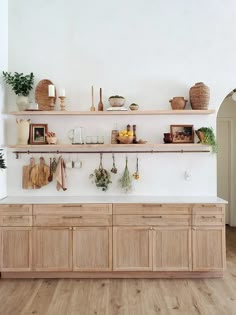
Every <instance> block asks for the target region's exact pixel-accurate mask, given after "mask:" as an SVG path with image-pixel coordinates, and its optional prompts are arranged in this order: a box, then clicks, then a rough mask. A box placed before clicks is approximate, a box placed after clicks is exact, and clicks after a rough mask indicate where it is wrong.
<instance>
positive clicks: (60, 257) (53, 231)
mask: <svg viewBox="0 0 236 315" xmlns="http://www.w3.org/2000/svg"><path fill="white" fill-rule="evenodd" d="M33 269H34V270H36V271H71V270H72V228H68V227H67V228H60V227H58V228H54V227H50V228H46V227H45V228H44V227H42V228H41V227H39V228H38V227H37V228H33Z"/></svg>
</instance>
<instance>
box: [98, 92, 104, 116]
mask: <svg viewBox="0 0 236 315" xmlns="http://www.w3.org/2000/svg"><path fill="white" fill-rule="evenodd" d="M99 96H100V98H99V103H98V111H101V112H102V111H103V102H102V89H101V88H100V93H99Z"/></svg>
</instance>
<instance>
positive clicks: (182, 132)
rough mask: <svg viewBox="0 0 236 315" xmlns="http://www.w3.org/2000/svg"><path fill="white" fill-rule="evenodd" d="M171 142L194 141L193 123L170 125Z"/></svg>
mask: <svg viewBox="0 0 236 315" xmlns="http://www.w3.org/2000/svg"><path fill="white" fill-rule="evenodd" d="M170 132H171V135H172V143H194V130H193V125H171V126H170Z"/></svg>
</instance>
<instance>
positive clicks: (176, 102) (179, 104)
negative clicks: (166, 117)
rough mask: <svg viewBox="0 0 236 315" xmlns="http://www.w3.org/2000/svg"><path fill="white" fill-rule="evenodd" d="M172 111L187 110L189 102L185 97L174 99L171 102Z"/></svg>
mask: <svg viewBox="0 0 236 315" xmlns="http://www.w3.org/2000/svg"><path fill="white" fill-rule="evenodd" d="M169 102H170V104H171V107H172V109H185V106H186V103H187V100H185V99H184V97H183V96H176V97H173V99H172V100H169Z"/></svg>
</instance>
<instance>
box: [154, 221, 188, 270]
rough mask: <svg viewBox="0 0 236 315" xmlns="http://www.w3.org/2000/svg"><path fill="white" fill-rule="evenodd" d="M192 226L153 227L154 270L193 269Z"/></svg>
mask: <svg viewBox="0 0 236 315" xmlns="http://www.w3.org/2000/svg"><path fill="white" fill-rule="evenodd" d="M191 249H192V247H191V228H190V227H160V228H159V227H155V228H154V229H153V270H154V271H191V270H192V254H191Z"/></svg>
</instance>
